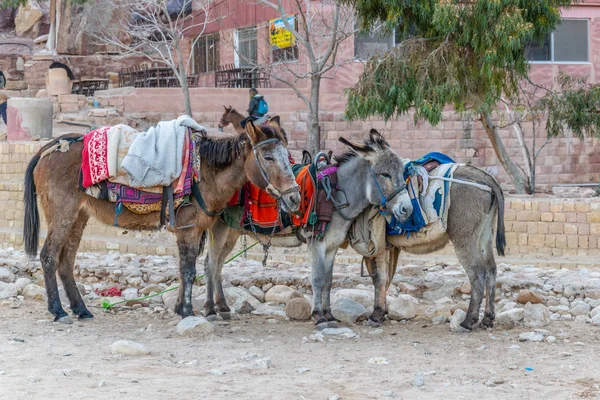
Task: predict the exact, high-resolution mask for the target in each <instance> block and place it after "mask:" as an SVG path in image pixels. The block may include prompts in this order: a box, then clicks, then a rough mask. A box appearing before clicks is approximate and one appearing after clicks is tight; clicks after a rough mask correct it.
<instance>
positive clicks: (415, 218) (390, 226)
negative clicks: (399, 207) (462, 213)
mask: <svg viewBox="0 0 600 400" xmlns="http://www.w3.org/2000/svg"><path fill="white" fill-rule="evenodd" d="M431 160H436V161H437V162H439V163H440V164H454V160H453V159H451V158H450V157H448V156H447V155H445V154H442V153H438V152H432V153H428V154H426V155H424V156H423V157H421V158H419V159H417V160H414V161H411V162H409V163H408V164H406V165H405V166H404V179H408V178H410V177H411V176H414V175H415V174H416V171H415V166H420V165H423V164H425V163H427V162H429V161H431ZM449 172H450V171H448V173H446V175H448V174H449ZM446 177H447V176H446ZM448 186H449V183H448V182H445V183H444V189H445V194H446V196H447V195H448ZM409 190H412V189H409ZM412 194H413V193H411V195H412ZM412 197H413V198H412V199H411V203H412V206H413V212H412V214H411V215H410V217H409V218H408V219H407V220H406V221H404V222H399V221H398V220H397V219H396V217H393V216H392V219H391V221H390V222H388V223H387V226H386V228H387V234H388V235H404V234H408V235H409V236H410V234H411V232H418V231H419V230H421V228H423V227H424V226H425V219H424V218H423V213H422V211H421V206H420V205H419V201H418V197H419V193H414V196H412ZM435 197H436V198H435V202H434V208H435V210H436V211H437V214H438V216H439V215H440V214H441V212H442V210H444V209H445V206H446V198H445V196H444V197H443V198H442V194H441V193H439V196H438V194H436V196H435Z"/></svg>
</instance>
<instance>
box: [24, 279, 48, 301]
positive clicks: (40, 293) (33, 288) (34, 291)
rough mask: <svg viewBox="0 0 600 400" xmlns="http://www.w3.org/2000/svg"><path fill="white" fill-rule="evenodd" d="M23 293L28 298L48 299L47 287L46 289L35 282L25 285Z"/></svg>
mask: <svg viewBox="0 0 600 400" xmlns="http://www.w3.org/2000/svg"><path fill="white" fill-rule="evenodd" d="M21 294H22V295H23V297H25V298H26V299H33V300H40V301H43V300H46V289H44V288H43V287H41V286H38V285H35V284H33V283H30V284H29V285H27V286H25V287H24V288H23V291H22V292H21Z"/></svg>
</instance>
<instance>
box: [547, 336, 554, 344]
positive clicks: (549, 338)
mask: <svg viewBox="0 0 600 400" xmlns="http://www.w3.org/2000/svg"><path fill="white" fill-rule="evenodd" d="M546 342H548V343H555V342H556V337H554V336H548V337H547V338H546Z"/></svg>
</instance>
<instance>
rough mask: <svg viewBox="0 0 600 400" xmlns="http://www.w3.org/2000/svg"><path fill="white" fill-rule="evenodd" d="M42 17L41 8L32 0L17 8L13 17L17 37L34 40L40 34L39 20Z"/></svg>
mask: <svg viewBox="0 0 600 400" xmlns="http://www.w3.org/2000/svg"><path fill="white" fill-rule="evenodd" d="M43 16H44V12H43V11H42V8H41V7H40V6H39V4H37V2H36V1H34V0H29V1H28V2H27V4H26V5H24V6H21V7H19V11H17V16H16V17H15V31H16V33H17V36H19V37H27V38H31V39H33V38H36V37H38V35H39V33H40V20H41V19H42V17H43Z"/></svg>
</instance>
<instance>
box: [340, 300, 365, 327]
mask: <svg viewBox="0 0 600 400" xmlns="http://www.w3.org/2000/svg"><path fill="white" fill-rule="evenodd" d="M331 312H332V313H333V315H335V317H336V318H337V319H339V320H340V321H342V322H345V323H347V324H353V323H355V322H356V321H357V320H358V319H359V318H360V317H362V316H363V315H366V314H367V313H368V311H367V309H366V308H365V307H364V306H363V305H362V304H360V303H359V302H357V301H354V300H352V299H350V298H342V299H340V300H339V301H337V302H335V303H334V304H333V307H332V309H331Z"/></svg>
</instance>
